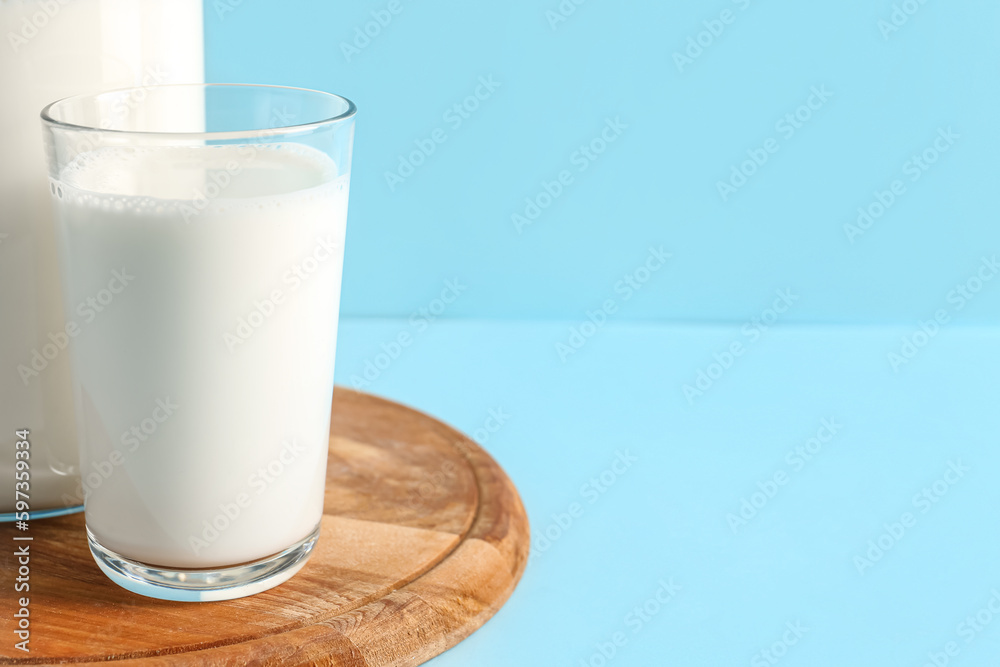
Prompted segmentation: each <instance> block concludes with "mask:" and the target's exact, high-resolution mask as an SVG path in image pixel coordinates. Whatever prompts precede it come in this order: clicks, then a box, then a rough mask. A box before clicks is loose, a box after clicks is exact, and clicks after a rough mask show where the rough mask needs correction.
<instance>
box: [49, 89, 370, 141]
mask: <svg viewBox="0 0 1000 667" xmlns="http://www.w3.org/2000/svg"><path fill="white" fill-rule="evenodd" d="M165 88H197V89H201V90H208V89H211V88H244V89H252V88H256V89H261V90H283V91H294V92H298V93H309V94H311V95H320V96H322V97H326V98H328V99H336V100H341V101H343V102H346V103H347V109H346V110H345V111H344V112H343V113H341V114H338V115H336V116H332V117H330V118H324V119H322V120H317V121H312V122H310V123H300V124H296V125H287V126H279V127H268V128H263V127H262V128H258V129H254V130H235V131H218V132H208V131H206V132H163V131H155V132H151V131H138V130H116V129H110V128H103V127H93V126H91V125H77V124H75V123H67V122H65V121H61V120H57V119H55V118H53V117H52V113H51V112H52V110H53V109H54V108H55V107H57V106H59V105H60V104H65V103H67V102H73V101H77V100H86V99H93V100H97V99H100V98H101V97H103V96H105V95H116V94H121V93H129V92H133V91H139V90H142V91H149V90H159V89H165ZM357 111H358V108H357V106H355V104H354V102H352V101H351V100H349V99H347V98H346V97H344V96H343V95H337V94H336V93H328V92H326V91H322V90H314V89H312V88H300V87H296V86H276V85H270V84H263V83H171V84H155V85H152V86H129V87H127V88H116V89H114V90H103V91H100V92H97V93H83V94H80V95H70V96H69V97H64V98H62V99H58V100H56V101H55V102H52V103H50V104H47V105H45V107H44V108H43V109H42V111H41V118H42V122H44V123H46V124H47V125H51V126H54V127H59V128H63V129H67V130H74V131H81V132H106V133H108V134H118V135H122V136H128V137H142V136H147V137H158V138H161V139H218V140H233V139H259V138H260V137H261V136H274V135H294V134H300V133H304V132H311V131H313V130H315V129H317V128H321V127H324V126H329V125H335V124H337V123H342V122H344V121H347V120H350V119H351V118H353V117H354V116H355V114H357Z"/></svg>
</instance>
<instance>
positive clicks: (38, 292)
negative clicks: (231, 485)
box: [0, 0, 204, 520]
mask: <svg viewBox="0 0 1000 667" xmlns="http://www.w3.org/2000/svg"><path fill="white" fill-rule="evenodd" d="M0 40H2V43H0V90H2V91H3V98H4V103H3V104H2V105H0V145H2V146H3V147H4V149H3V152H2V154H0V202H2V205H0V515H3V518H6V519H8V520H9V519H11V518H12V515H11V513H12V512H13V510H14V506H15V443H16V442H17V441H18V440H20V439H21V438H19V437H18V436H17V434H16V432H18V431H21V432H22V433H23V431H24V430H27V431H28V433H29V437H28V440H29V441H30V443H31V448H30V452H31V458H30V462H31V476H30V507H31V513H32V515H33V516H34V517H39V516H44V515H46V514H48V513H59V512H61V511H64V510H66V509H67V508H72V507H78V506H80V505H82V504H83V499H84V498H83V495H84V493H83V485H82V484H81V476H80V473H81V471H80V465H79V457H78V453H77V445H76V432H77V428H76V422H75V420H76V418H77V413H78V411H77V409H76V406H75V405H74V397H73V392H72V389H71V381H70V372H71V371H70V359H69V352H68V342H69V339H70V338H71V337H73V336H76V335H79V333H80V331H82V330H83V329H84V328H85V327H87V326H88V325H90V324H91V323H92V322H94V321H95V320H96V319H97V318H99V317H100V316H101V314H102V312H103V311H104V309H105V308H111V307H113V304H103V303H101V301H102V299H101V297H102V295H101V294H95V295H93V296H92V298H91V299H84V300H83V301H81V302H80V303H78V304H77V303H72V304H71V303H65V304H64V302H63V301H64V299H63V290H62V289H61V280H60V275H59V266H58V253H57V244H56V239H55V232H54V224H53V214H52V202H51V197H50V194H49V192H48V189H49V181H48V171H47V168H46V165H45V150H44V146H43V141H42V129H41V121H40V119H39V112H40V111H41V109H42V108H43V107H44V106H45V105H46V104H48V103H50V102H53V101H55V100H57V99H61V98H64V97H68V96H70V95H76V94H81V93H93V92H96V91H101V90H112V89H116V88H126V87H135V86H139V87H141V86H149V85H157V84H169V83H199V82H202V81H203V80H204V38H203V23H202V0H143V1H142V2H135V1H134V0H0ZM121 112H122V113H128V108H127V105H126V108H124V109H122V110H121ZM84 474H86V472H84ZM21 488H23V487H21Z"/></svg>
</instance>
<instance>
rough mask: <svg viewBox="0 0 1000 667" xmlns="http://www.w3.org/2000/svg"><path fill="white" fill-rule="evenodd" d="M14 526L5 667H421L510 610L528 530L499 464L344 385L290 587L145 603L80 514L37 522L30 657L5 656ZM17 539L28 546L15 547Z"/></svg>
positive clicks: (427, 422) (6, 599) (0, 608)
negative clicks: (117, 575) (101, 556)
mask: <svg viewBox="0 0 1000 667" xmlns="http://www.w3.org/2000/svg"><path fill="white" fill-rule="evenodd" d="M15 532H16V531H15V530H14V528H13V526H12V525H10V524H4V525H3V526H2V528H0V540H2V544H3V545H4V546H3V556H2V557H0V561H2V562H3V578H2V581H0V619H2V621H0V627H3V630H0V637H3V639H2V643H0V662H4V663H7V664H53V663H81V664H94V663H98V662H107V661H109V660H110V661H115V664H118V665H143V666H152V665H249V664H253V665H329V666H334V665H336V666H343V667H382V666H390V665H391V666H399V667H403V666H409V665H419V664H421V663H422V662H425V661H427V660H429V659H430V658H432V657H434V656H435V655H438V654H439V653H441V652H443V651H445V650H446V649H448V648H450V647H452V646H454V645H455V644H457V643H458V642H460V641H461V640H462V639H464V638H465V637H467V636H468V635H469V634H471V633H472V632H473V631H475V630H476V629H477V628H479V627H480V626H481V625H482V624H483V623H485V622H486V621H487V620H488V619H489V618H490V617H491V616H492V615H493V614H495V613H496V612H497V610H498V609H499V608H500V607H501V606H502V605H503V604H504V602H505V601H506V600H507V598H508V597H509V596H510V594H511V592H512V591H513V590H514V587H515V586H516V585H517V582H518V580H519V579H520V577H521V574H522V572H523V571H524V567H525V564H526V562H527V556H528V546H529V544H528V542H529V530H528V519H527V515H526V514H525V511H524V507H523V506H522V504H521V500H520V498H519V496H518V493H517V490H516V489H515V488H514V486H513V484H512V483H511V482H510V480H509V479H508V478H507V476H506V475H505V474H504V472H503V470H501V469H500V467H499V466H498V465H497V464H496V462H495V461H493V459H492V458H491V457H490V456H489V455H488V454H487V453H486V452H485V451H483V450H482V449H481V448H480V447H479V446H478V445H476V444H475V443H474V442H473V441H471V440H470V439H468V438H467V437H465V436H463V435H462V434H460V433H458V432H457V431H455V430H454V429H452V428H450V427H448V426H446V425H444V424H442V423H440V422H438V421H436V420H434V419H432V418H431V417H428V416H427V415H424V414H421V413H419V412H416V411H414V410H411V409H409V408H405V407H403V406H401V405H398V404H396V403H392V402H390V401H386V400H384V399H380V398H377V397H374V396H371V395H367V394H362V393H358V392H354V391H350V390H347V389H343V388H340V387H338V388H337V389H336V390H335V391H334V397H333V417H332V422H331V426H330V456H329V462H328V464H327V487H326V505H325V509H324V516H323V522H322V532H321V537H320V540H319V543H318V545H317V547H316V550H315V551H314V553H313V555H312V558H311V559H310V561H309V563H308V564H307V565H306V567H305V568H303V570H302V571H301V572H299V574H297V575H296V576H295V577H293V578H292V579H291V580H290V581H288V582H287V583H285V584H282V585H281V586H278V587H277V588H274V589H271V590H269V591H266V592H264V593H261V594H259V595H255V596H253V597H249V598H243V599H239V600H232V601H227V602H211V603H180V602H167V601H162V600H153V599H150V598H145V597H142V596H139V595H135V594H133V593H129V592H128V591H126V590H124V589H121V588H119V587H118V586H116V585H114V584H112V583H111V582H110V581H109V580H108V579H106V578H105V577H104V575H103V574H101V572H100V571H99V570H98V569H97V565H96V564H95V563H94V561H93V558H92V557H91V555H90V551H89V549H88V547H87V542H86V537H85V534H84V520H83V515H80V514H77V515H73V516H66V517H60V518H56V519H49V520H44V521H36V522H33V524H32V526H31V531H30V534H31V535H32V536H33V537H34V541H33V542H31V575H30V576H31V580H30V585H31V591H30V594H29V596H30V599H31V604H30V610H31V643H30V647H31V652H30V654H25V653H23V652H21V651H18V650H15V649H14V648H13V644H14V639H12V638H14V637H15V635H14V634H13V629H14V625H13V622H12V619H13V614H14V611H15V608H16V607H15V605H16V596H18V595H23V594H15V593H14V581H13V579H14V573H15V571H16V569H17V563H16V559H15V558H14V557H13V555H12V554H13V550H14V549H13V547H10V548H8V545H13V544H15V543H14V542H13V540H12V538H13V536H14V534H15ZM19 534H23V533H19Z"/></svg>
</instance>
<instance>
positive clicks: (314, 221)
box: [52, 144, 348, 568]
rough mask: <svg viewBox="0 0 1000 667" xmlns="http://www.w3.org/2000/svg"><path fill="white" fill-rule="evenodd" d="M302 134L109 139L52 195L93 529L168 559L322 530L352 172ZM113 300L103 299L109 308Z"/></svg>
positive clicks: (140, 556)
mask: <svg viewBox="0 0 1000 667" xmlns="http://www.w3.org/2000/svg"><path fill="white" fill-rule="evenodd" d="M336 170H337V167H336V165H335V164H334V163H333V162H332V160H330V158H328V157H327V156H326V155H325V154H323V153H321V152H319V151H317V150H315V149H311V148H308V147H305V146H295V145H291V144H285V145H283V146H271V147H267V146H256V147H252V146H228V147H212V146H199V145H196V144H192V145H190V146H187V147H167V148H155V149H130V148H101V149H98V150H96V151H94V152H92V153H89V154H85V155H83V156H81V158H79V159H77V160H76V162H75V163H73V164H71V165H70V166H69V167H68V168H66V169H65V170H64V171H63V173H62V174H61V175H60V178H59V179H58V180H57V181H53V183H52V191H53V192H54V197H55V200H56V203H57V209H58V212H59V216H58V222H57V227H58V236H59V242H60V244H61V247H62V252H64V253H65V258H66V261H65V267H66V271H65V275H64V282H65V286H66V296H67V301H68V303H71V304H72V303H87V302H88V299H91V298H95V295H98V294H103V297H102V298H95V303H96V304H97V305H98V306H101V307H103V308H104V310H103V312H101V313H100V315H99V317H96V318H94V321H93V322H92V323H91V324H89V325H88V326H87V327H86V328H83V329H82V330H81V332H80V333H79V335H78V336H76V337H75V338H73V339H72V341H71V344H70V351H71V356H72V359H73V370H74V376H75V381H74V387H75V392H76V397H77V402H78V405H79V406H80V411H81V415H82V417H81V424H82V430H83V436H82V443H81V446H82V453H83V456H82V461H81V464H82V466H83V482H84V486H85V488H86V491H87V504H86V514H87V527H88V529H89V530H90V531H91V533H92V534H93V535H94V537H95V538H96V539H97V540H98V541H99V542H100V543H101V544H102V545H103V546H104V547H106V548H108V549H110V550H112V551H115V552H118V553H119V554H122V555H124V556H126V557H128V558H131V559H134V560H138V561H141V562H144V563H147V564H152V565H158V566H163V567H179V568H210V567H216V566H226V565H233V564H237V563H243V562H247V561H252V560H256V559H259V558H263V557H265V556H268V555H271V554H274V553H276V552H279V551H281V550H283V549H285V548H287V547H288V546H290V545H292V544H294V543H295V542H297V541H299V540H301V539H303V538H305V537H307V536H308V535H309V534H310V533H311V532H312V531H313V530H314V529H315V528H316V527H317V525H318V524H319V520H320V517H321V514H322V507H323V491H324V482H325V478H326V453H327V447H328V438H329V435H328V434H329V426H330V403H331V398H332V389H333V366H334V348H335V341H336V335H337V316H338V308H339V297H340V281H341V271H342V264H343V243H344V234H345V225H346V215H347V191H348V183H347V179H348V175H347V174H337V173H336ZM102 301H103V302H106V303H105V304H103V305H102Z"/></svg>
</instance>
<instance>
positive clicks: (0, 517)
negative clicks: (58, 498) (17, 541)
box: [0, 505, 83, 523]
mask: <svg viewBox="0 0 1000 667" xmlns="http://www.w3.org/2000/svg"><path fill="white" fill-rule="evenodd" d="M82 511H83V505H75V506H73V507H57V508H56V509H53V510H31V511H30V512H28V520H29V521H34V520H35V519H51V518H52V517H56V516H63V515H65V514H76V513H77V512H82ZM15 518H16V513H14V512H6V513H4V514H0V523H8V522H10V521H13V520H14V519H15Z"/></svg>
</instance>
